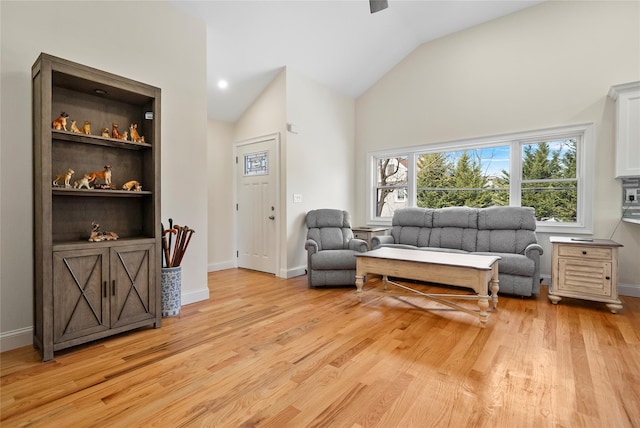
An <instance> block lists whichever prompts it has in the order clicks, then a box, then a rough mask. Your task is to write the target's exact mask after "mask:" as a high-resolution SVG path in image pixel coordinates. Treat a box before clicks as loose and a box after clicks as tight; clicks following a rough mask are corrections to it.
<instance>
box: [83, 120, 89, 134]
mask: <svg viewBox="0 0 640 428" xmlns="http://www.w3.org/2000/svg"><path fill="white" fill-rule="evenodd" d="M82 133H83V134H86V135H91V122H89V121H88V120H85V121H84V125H82Z"/></svg>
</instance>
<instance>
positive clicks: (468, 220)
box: [391, 207, 537, 254]
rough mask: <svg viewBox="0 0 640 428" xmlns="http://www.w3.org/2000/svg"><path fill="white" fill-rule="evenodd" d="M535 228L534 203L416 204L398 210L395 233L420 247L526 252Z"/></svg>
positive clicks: (395, 236) (405, 242)
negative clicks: (471, 206) (483, 206)
mask: <svg viewBox="0 0 640 428" xmlns="http://www.w3.org/2000/svg"><path fill="white" fill-rule="evenodd" d="M535 230H536V217H535V211H534V209H533V208H531V207H489V208H469V207H449V208H440V209H431V208H416V207H412V208H402V209H398V210H396V211H395V213H394V214H393V221H392V227H391V236H393V241H394V243H395V244H403V245H413V246H416V247H431V248H449V249H456V250H464V251H469V252H474V251H480V252H495V253H514V254H523V253H524V250H525V248H526V247H527V245H529V244H533V243H536V242H537V240H536V234H535Z"/></svg>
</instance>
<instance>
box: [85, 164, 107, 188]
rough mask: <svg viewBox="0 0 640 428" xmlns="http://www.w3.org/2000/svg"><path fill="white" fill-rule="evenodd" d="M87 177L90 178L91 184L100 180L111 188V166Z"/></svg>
mask: <svg viewBox="0 0 640 428" xmlns="http://www.w3.org/2000/svg"><path fill="white" fill-rule="evenodd" d="M87 175H88V176H89V182H90V183H91V182H92V181H95V180H97V179H98V178H100V179H102V180H104V184H106V185H107V187H110V186H111V165H105V166H104V170H103V171H96V172H90V173H87ZM96 187H97V186H96Z"/></svg>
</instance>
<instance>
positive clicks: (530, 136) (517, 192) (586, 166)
mask: <svg viewBox="0 0 640 428" xmlns="http://www.w3.org/2000/svg"><path fill="white" fill-rule="evenodd" d="M594 128H595V126H594V124H593V123H585V124H578V125H569V126H561V127H554V128H546V129H539V130H533V131H524V132H518V133H512V134H501V135H494V136H489V137H481V138H470V139H465V140H456V141H448V142H441V143H434V144H425V145H420V146H413V147H404V148H397V149H386V150H378V151H371V152H368V153H367V177H368V179H367V181H368V182H367V186H368V192H367V197H366V204H367V223H368V224H370V225H379V226H390V225H391V217H376V215H375V214H376V207H375V202H376V201H375V199H376V198H375V192H376V189H377V161H378V159H381V158H388V157H402V156H406V157H407V167H408V171H407V179H408V183H407V206H409V207H415V206H417V204H416V195H417V189H416V186H417V180H416V167H415V166H416V161H417V158H418V156H420V155H421V154H425V153H436V152H453V151H460V150H471V149H481V148H489V147H496V146H506V145H509V146H510V162H509V175H510V186H509V206H517V207H519V206H520V204H521V201H522V199H521V192H522V162H523V159H522V146H523V145H525V144H532V143H540V142H542V141H552V140H558V139H566V138H576V139H577V141H576V149H577V150H576V179H577V186H578V202H577V219H576V221H575V222H562V223H553V222H544V221H538V222H536V225H537V228H536V231H537V232H540V233H574V234H592V233H593V193H594V177H593V171H594V166H595V158H594V156H595V155H594V153H595V149H594V148H595V130H594Z"/></svg>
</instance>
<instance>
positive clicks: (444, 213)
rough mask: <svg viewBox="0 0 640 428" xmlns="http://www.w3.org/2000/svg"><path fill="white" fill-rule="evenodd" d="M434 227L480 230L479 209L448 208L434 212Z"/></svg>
mask: <svg viewBox="0 0 640 428" xmlns="http://www.w3.org/2000/svg"><path fill="white" fill-rule="evenodd" d="M431 215H432V217H433V227H459V228H463V229H469V228H471V229H477V228H478V209H477V208H469V207H448V208H440V209H439V210H432V214H431Z"/></svg>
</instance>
